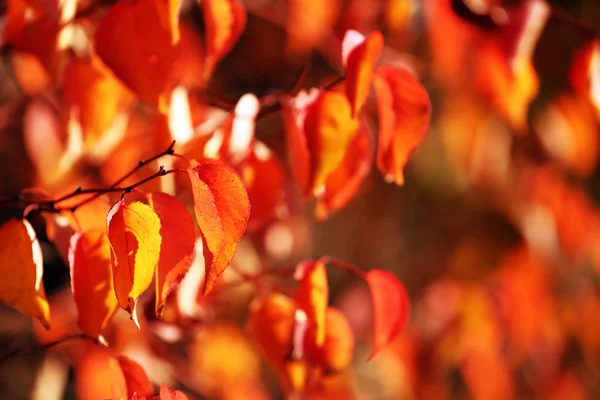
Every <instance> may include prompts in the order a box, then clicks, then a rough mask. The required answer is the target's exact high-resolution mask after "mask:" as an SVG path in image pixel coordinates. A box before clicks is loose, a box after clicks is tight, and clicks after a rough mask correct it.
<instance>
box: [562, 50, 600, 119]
mask: <svg viewBox="0 0 600 400" xmlns="http://www.w3.org/2000/svg"><path fill="white" fill-rule="evenodd" d="M569 78H570V79H569V80H570V82H571V85H572V86H573V87H574V88H575V90H577V92H578V93H581V94H582V96H583V97H585V98H588V99H589V100H590V102H591V103H592V104H593V105H594V108H595V110H596V114H597V116H600V41H598V40H594V41H592V42H590V43H588V44H586V45H585V46H583V48H582V49H580V50H578V51H577V52H576V54H575V56H574V58H573V63H572V65H571V71H570V73H569Z"/></svg>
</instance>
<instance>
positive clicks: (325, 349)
mask: <svg viewBox="0 0 600 400" xmlns="http://www.w3.org/2000/svg"><path fill="white" fill-rule="evenodd" d="M324 331H325V337H324V340H323V343H322V344H321V345H319V346H315V337H314V334H313V333H312V332H311V331H308V332H307V334H306V336H305V339H304V350H305V353H306V357H307V359H308V360H310V361H311V362H312V363H314V364H316V365H318V366H320V367H321V368H322V369H323V371H325V372H326V373H336V372H341V371H343V370H344V369H346V368H347V367H348V366H349V365H350V363H351V362H352V357H353V356H354V333H353V332H352V328H351V327H350V323H349V322H348V319H347V318H346V316H345V315H344V314H343V313H342V312H341V311H340V310H338V309H336V308H334V307H327V312H326V314H325V329H324Z"/></svg>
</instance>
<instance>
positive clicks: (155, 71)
mask: <svg viewBox="0 0 600 400" xmlns="http://www.w3.org/2000/svg"><path fill="white" fill-rule="evenodd" d="M172 1H175V0H172ZM167 4H168V2H167V0H124V1H120V2H118V3H116V4H115V5H113V6H112V7H111V8H109V10H108V12H107V13H106V15H105V16H104V18H103V19H102V21H101V22H100V25H99V26H98V29H97V30H96V34H95V36H94V49H95V51H96V53H97V54H98V55H99V56H100V58H101V59H102V61H104V63H105V64H106V65H107V66H108V67H109V68H110V69H111V70H112V71H113V72H114V73H115V75H116V76H117V77H118V78H119V79H121V80H122V81H123V82H124V83H125V84H126V85H127V86H129V87H130V88H131V89H132V90H133V91H134V92H135V93H136V94H137V95H138V96H139V97H140V98H141V99H142V100H144V101H146V102H148V103H150V104H153V105H157V104H159V100H161V98H162V97H163V96H164V94H165V91H166V90H167V81H168V78H169V75H170V74H171V71H172V70H173V65H174V60H175V58H176V57H177V55H178V48H177V47H176V46H175V45H174V43H173V40H174V37H176V36H177V35H178V33H176V31H175V30H174V29H173V27H172V26H171V25H170V24H169V25H165V24H164V21H165V20H169V21H170V20H171V19H170V17H169V16H166V15H165V14H164V12H165V11H167V10H170V9H171V7H170V6H167ZM115 43H118V44H119V45H118V46H116V45H115Z"/></svg>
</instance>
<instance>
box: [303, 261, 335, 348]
mask: <svg viewBox="0 0 600 400" xmlns="http://www.w3.org/2000/svg"><path fill="white" fill-rule="evenodd" d="M294 277H295V278H296V280H298V281H300V287H299V288H298V292H297V293H296V296H295V300H296V304H298V307H299V308H300V309H302V310H303V311H304V313H305V314H306V317H307V319H308V329H309V330H312V331H313V332H314V335H313V338H314V339H315V344H316V345H317V346H321V345H322V344H323V342H324V341H325V314H326V312H327V304H328V303H329V283H328V282H327V270H326V268H325V262H324V260H317V261H309V262H303V263H300V264H298V266H297V267H296V272H295V276H294Z"/></svg>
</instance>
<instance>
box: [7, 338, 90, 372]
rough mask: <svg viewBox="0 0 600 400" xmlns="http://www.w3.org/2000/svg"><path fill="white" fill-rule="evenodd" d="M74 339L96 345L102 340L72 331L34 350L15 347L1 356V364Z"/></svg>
mask: <svg viewBox="0 0 600 400" xmlns="http://www.w3.org/2000/svg"><path fill="white" fill-rule="evenodd" d="M74 339H84V340H89V341H91V342H93V343H94V344H96V345H97V344H100V340H98V339H96V338H93V337H91V336H88V335H86V334H85V333H72V334H70V335H67V336H65V337H62V338H60V339H58V340H55V341H53V342H49V343H46V344H44V345H41V346H39V347H37V348H35V349H33V350H29V351H23V350H22V349H14V350H12V351H11V352H9V353H8V354H6V355H5V356H4V357H2V358H0V365H1V364H2V363H4V362H6V361H8V360H9V359H11V358H14V357H18V356H21V357H28V356H32V355H35V354H37V353H40V352H42V351H44V350H47V349H51V348H52V347H55V346H58V345H60V344H63V343H66V342H69V341H71V340H74Z"/></svg>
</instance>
